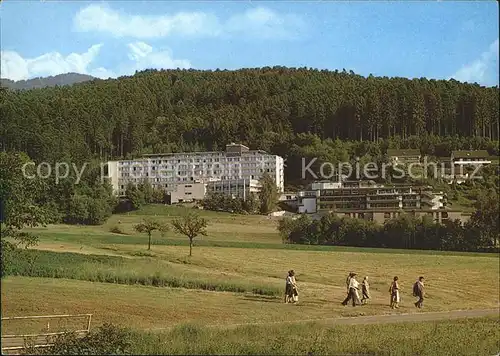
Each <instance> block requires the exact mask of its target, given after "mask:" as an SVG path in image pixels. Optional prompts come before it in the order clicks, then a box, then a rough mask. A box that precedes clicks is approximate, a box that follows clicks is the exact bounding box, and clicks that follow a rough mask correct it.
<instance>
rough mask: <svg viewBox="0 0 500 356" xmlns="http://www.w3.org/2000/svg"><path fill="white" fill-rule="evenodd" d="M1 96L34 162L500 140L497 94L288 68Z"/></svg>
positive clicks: (15, 143) (16, 137)
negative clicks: (236, 146) (309, 145)
mask: <svg viewBox="0 0 500 356" xmlns="http://www.w3.org/2000/svg"><path fill="white" fill-rule="evenodd" d="M0 95H1V99H2V100H0V117H1V118H2V125H1V135H0V144H1V146H2V148H3V150H19V151H23V152H26V153H27V154H28V155H29V156H30V157H31V158H32V159H35V160H37V161H40V160H61V158H65V157H67V158H69V159H71V160H74V161H76V162H81V161H84V160H89V159H91V158H97V159H99V160H109V159H117V158H125V157H131V156H136V155H139V154H143V153H152V152H179V151H196V150H219V149H223V148H224V147H225V145H226V144H227V143H229V142H241V143H243V144H246V145H249V146H250V147H252V148H255V149H263V150H266V151H269V152H272V153H274V154H279V155H282V156H284V157H287V158H288V157H290V158H292V160H293V158H294V157H296V156H297V152H296V151H297V147H302V146H303V145H301V143H302V141H304V140H305V141H308V142H311V141H312V140H313V141H314V140H319V141H321V142H324V145H326V146H328V147H330V149H329V151H331V150H338V152H337V153H338V156H339V157H341V156H342V155H343V154H344V153H345V152H347V154H349V147H353V146H352V145H347V146H346V147H344V148H345V149H344V150H342V149H338V146H339V145H340V144H339V143H335V142H337V140H342V141H349V142H353V141H359V142H381V140H383V142H382V144H381V148H382V150H383V149H384V147H385V146H396V147H395V148H398V147H413V148H422V147H423V150H424V151H429V153H430V152H435V151H436V150H437V151H449V150H450V149H458V148H464V149H468V148H473V147H478V148H479V147H480V148H487V147H490V148H492V147H495V146H497V145H495V144H491V142H492V141H497V140H498V138H499V90H498V87H481V86H479V85H478V84H465V83H460V82H457V81H455V80H448V81H445V80H428V79H425V78H420V79H412V80H410V79H405V78H387V77H373V76H369V77H367V78H365V77H362V76H360V75H356V74H354V73H353V72H350V73H348V72H345V71H342V72H339V71H326V70H322V71H319V70H313V69H307V68H285V67H273V68H269V67H266V68H259V69H242V70H237V71H227V70H224V71H220V70H217V71H198V70H161V71H158V70H146V71H143V72H138V73H136V74H135V75H134V76H130V77H121V78H119V79H110V80H94V81H91V82H85V83H80V84H75V85H73V86H69V87H54V88H43V89H33V90H22V91H16V90H8V89H3V90H1V91H0ZM301 134H307V136H301ZM445 137H447V138H448V139H447V140H448V141H446V142H447V143H444V144H442V142H440V141H441V140H442V139H443V138H445ZM439 145H441V146H439ZM354 146H356V147H364V146H363V144H356V145H354ZM437 146H439V147H437ZM294 148H295V150H293V149H294Z"/></svg>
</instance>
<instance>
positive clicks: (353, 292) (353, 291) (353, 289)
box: [342, 273, 361, 307]
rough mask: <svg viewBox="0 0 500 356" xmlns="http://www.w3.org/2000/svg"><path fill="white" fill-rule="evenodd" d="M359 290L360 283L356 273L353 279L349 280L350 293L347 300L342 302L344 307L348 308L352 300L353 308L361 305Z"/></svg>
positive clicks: (353, 274) (352, 275) (352, 276)
mask: <svg viewBox="0 0 500 356" xmlns="http://www.w3.org/2000/svg"><path fill="white" fill-rule="evenodd" d="M358 290H359V283H358V281H357V280H356V273H352V274H351V278H350V280H349V293H348V295H347V297H346V299H345V300H344V301H343V302H342V305H344V306H346V305H347V303H349V301H350V300H352V306H353V307H355V306H356V305H359V304H361V301H360V300H359V294H358Z"/></svg>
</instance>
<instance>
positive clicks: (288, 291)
mask: <svg viewBox="0 0 500 356" xmlns="http://www.w3.org/2000/svg"><path fill="white" fill-rule="evenodd" d="M291 273H292V270H290V271H288V274H287V276H286V285H285V303H288V302H291V301H292V299H293V279H292V274H291Z"/></svg>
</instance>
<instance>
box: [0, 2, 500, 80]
mask: <svg viewBox="0 0 500 356" xmlns="http://www.w3.org/2000/svg"><path fill="white" fill-rule="evenodd" d="M0 16H1V50H2V53H1V61H2V62H1V65H2V66H1V77H2V78H9V79H12V80H20V79H28V78H33V77H37V76H47V75H56V74H61V73H67V72H78V73H85V74H90V75H94V76H98V77H101V78H107V77H116V76H120V75H130V74H133V73H134V71H135V70H141V69H146V68H177V67H179V68H195V69H216V68H221V69H222V68H226V69H236V68H242V67H247V68H248V67H261V66H273V65H282V66H290V67H304V66H305V67H312V68H320V69H331V70H334V69H339V70H342V69H343V68H345V69H347V70H353V71H354V72H356V73H358V74H361V75H364V76H367V75H369V74H370V73H371V74H373V75H376V76H389V77H393V76H400V77H409V78H414V77H428V78H435V79H448V78H450V77H453V78H455V79H457V80H460V81H468V82H478V83H480V84H482V85H487V86H492V85H498V76H499V71H498V33H499V28H498V23H499V15H498V3H497V2H496V1H486V0H483V1H475V2H451V1H412V2H410V1H398V2H375V1H358V2H349V3H348V2H345V1H338V2H326V1H323V2H305V1H295V2H288V1H274V2H268V1H232V2H228V1H204V2H195V1H184V2H180V1H179V2H177V1H175V2H173V1H172V2H168V1H126V2H120V1H108V2H83V1H71V2H70V1H67V2H51V1H44V2H39V1H31V2H28V1H18V0H4V1H2V3H1V5H0Z"/></svg>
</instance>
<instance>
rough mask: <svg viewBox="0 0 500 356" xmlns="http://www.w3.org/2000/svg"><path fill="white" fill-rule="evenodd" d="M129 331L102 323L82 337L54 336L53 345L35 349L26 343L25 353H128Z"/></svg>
mask: <svg viewBox="0 0 500 356" xmlns="http://www.w3.org/2000/svg"><path fill="white" fill-rule="evenodd" d="M130 336H131V335H130V333H129V332H128V331H127V330H126V329H124V328H120V327H118V326H115V325H112V324H104V325H102V326H101V327H99V328H98V329H97V330H96V331H93V332H90V333H89V334H87V335H86V336H84V337H78V336H77V335H76V334H74V333H70V334H63V335H61V336H59V337H57V338H56V340H55V342H54V345H53V346H51V347H47V348H45V349H38V348H37V349H35V348H33V347H30V346H29V345H27V348H26V350H25V352H24V354H25V355H128V354H131V351H130V349H131V345H132V344H131V337H130Z"/></svg>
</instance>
